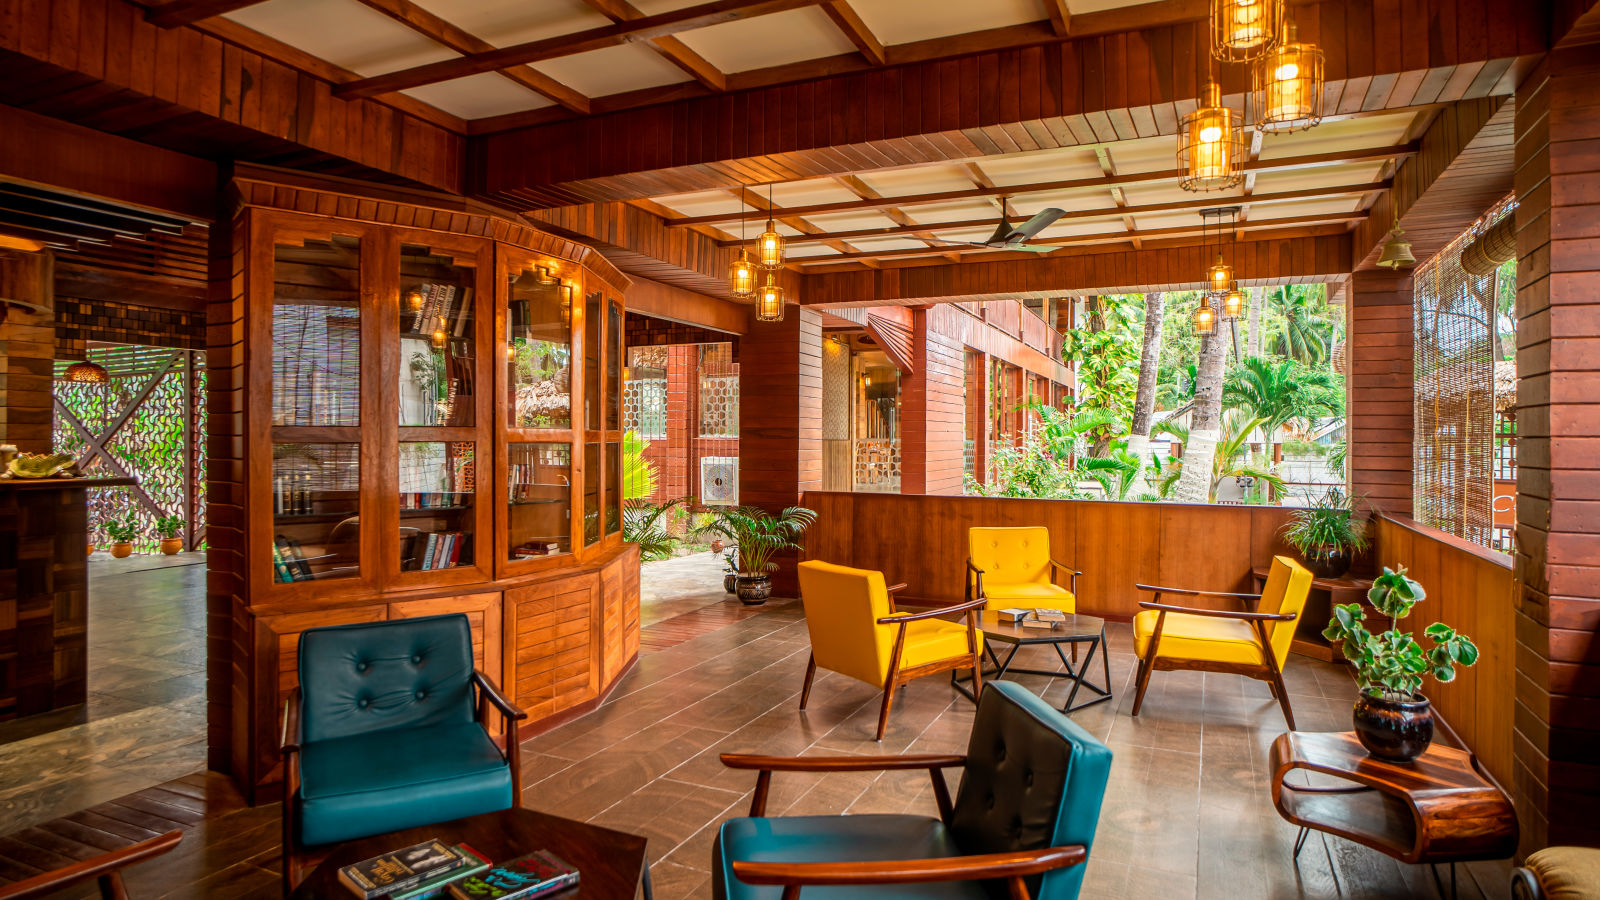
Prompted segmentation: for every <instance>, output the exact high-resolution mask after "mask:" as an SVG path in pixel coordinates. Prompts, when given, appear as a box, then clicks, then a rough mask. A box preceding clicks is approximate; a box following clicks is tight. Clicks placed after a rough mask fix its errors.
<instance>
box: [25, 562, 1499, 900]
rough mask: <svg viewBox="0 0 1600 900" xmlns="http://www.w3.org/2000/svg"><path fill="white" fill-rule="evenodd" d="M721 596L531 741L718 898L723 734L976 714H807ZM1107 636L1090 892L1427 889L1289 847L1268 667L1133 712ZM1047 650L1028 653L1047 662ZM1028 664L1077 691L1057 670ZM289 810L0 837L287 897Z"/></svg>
mask: <svg viewBox="0 0 1600 900" xmlns="http://www.w3.org/2000/svg"><path fill="white" fill-rule="evenodd" d="M719 597H720V594H719V593H717V592H708V594H707V596H706V597H705V598H702V599H700V600H699V601H698V606H697V607H696V608H693V609H686V608H683V607H682V606H671V607H667V608H664V609H663V610H661V611H660V612H659V613H658V614H657V615H655V616H653V617H652V618H651V620H652V624H650V625H648V626H647V629H646V631H647V637H649V636H650V635H652V634H653V635H654V639H653V640H646V642H645V646H646V647H647V648H651V647H653V648H656V649H649V650H647V651H646V652H645V653H644V655H643V656H642V657H641V659H640V662H639V664H638V666H637V667H636V668H635V670H634V671H633V672H632V673H630V674H629V676H628V677H627V678H626V679H625V680H624V682H623V683H622V684H621V685H620V686H619V688H618V690H617V691H616V693H615V694H614V695H613V696H612V697H611V699H610V700H609V701H608V702H607V703H606V704H605V705H604V706H602V707H601V708H600V709H598V710H597V711H595V712H594V713H593V714H591V715H589V716H586V717H584V718H583V719H580V720H577V721H574V722H572V723H569V724H567V725H565V726H562V727H561V728H558V729H556V730H553V731H551V732H549V733H546V734H544V735H541V736H539V737H537V738H534V739H532V740H529V741H527V742H525V744H524V755H523V759H524V773H525V783H526V784H527V789H526V792H525V796H524V802H525V804H526V805H527V806H530V807H533V808H536V809H543V810H548V811H552V812H557V813H559V814H561V815H566V816H571V817H575V818H582V819H585V820H589V821H592V822H595V823H597V824H602V825H606V826H609V827H614V828H620V829H623V830H628V831H633V832H636V833H639V834H643V835H645V836H647V837H648V838H649V840H650V855H651V860H652V863H653V867H652V873H653V879H654V884H655V889H656V890H655V895H656V897H657V898H659V900H677V898H705V897H710V895H711V889H710V875H709V869H710V861H711V842H712V838H713V835H714V833H715V828H716V826H717V825H718V824H719V823H720V822H722V821H723V820H725V819H727V818H728V817H730V816H735V815H741V814H742V813H743V811H744V810H745V809H746V808H747V806H748V803H749V793H750V789H751V788H752V787H753V779H752V778H751V777H749V776H748V775H747V774H743V773H735V772H729V771H726V770H724V769H723V768H722V767H721V765H720V764H719V763H718V761H717V758H716V757H717V754H719V753H722V752H725V751H760V752H764V753H800V754H819V753H879V752H891V753H892V752H904V751H913V752H939V751H959V750H961V749H963V748H964V746H965V743H966V739H967V734H968V732H969V730H970V728H971V722H972V707H971V704H970V703H968V701H966V700H965V699H963V698H961V697H960V696H959V695H958V694H956V693H955V691H953V690H952V689H951V688H950V687H949V685H948V683H946V682H942V681H939V680H938V679H933V678H929V679H923V680H921V681H919V682H916V683H913V684H912V685H910V686H909V687H908V688H907V689H906V692H905V695H904V699H903V700H902V701H900V702H899V703H898V704H897V706H896V709H895V713H894V716H893V718H892V719H891V721H890V727H889V731H888V734H887V735H886V736H885V738H884V741H883V743H882V744H881V745H880V744H878V743H875V742H874V741H873V740H872V735H873V731H874V728H875V725H876V715H877V702H878V694H877V692H875V691H873V690H872V689H871V688H869V687H867V686H866V685H862V684H859V683H856V682H852V681H849V680H848V679H845V678H842V677H840V676H837V675H831V674H825V675H822V676H821V677H819V679H818V681H817V685H816V688H815V690H814V691H813V694H812V700H811V704H810V708H809V709H808V710H807V711H806V712H804V713H801V712H800V711H799V710H798V709H797V708H796V705H797V703H798V697H799V687H800V680H801V677H802V675H803V673H804V668H805V661H806V654H807V649H808V642H807V638H806V631H805V623H804V621H803V618H802V615H801V610H800V608H799V606H798V604H796V603H793V602H787V601H777V602H774V603H772V604H769V605H768V606H767V607H765V608H762V609H761V610H759V611H755V612H752V611H749V610H745V609H743V608H742V607H740V606H739V605H738V604H737V603H736V602H735V601H731V600H723V599H718V598H719ZM1111 644H1112V651H1113V652H1112V657H1111V663H1112V669H1111V672H1112V681H1113V688H1114V689H1115V691H1116V692H1117V698H1116V699H1115V700H1114V701H1112V702H1109V703H1104V704H1100V705H1098V706H1096V707H1093V708H1090V709H1088V710H1084V711H1081V712H1079V713H1076V714H1075V715H1074V718H1075V719H1076V720H1077V721H1078V722H1079V723H1081V724H1082V725H1084V726H1085V727H1086V728H1088V729H1089V730H1090V731H1092V732H1094V733H1095V734H1096V735H1098V736H1099V737H1101V738H1102V739H1103V740H1105V741H1106V742H1107V743H1108V744H1109V745H1110V746H1111V747H1112V748H1113V750H1114V751H1115V754H1116V756H1115V762H1114V765H1113V771H1112V778H1111V784H1110V788H1109V790H1108V793H1107V797H1106V801H1105V806H1104V810H1103V812H1102V815H1101V821H1100V826H1099V834H1098V837H1097V840H1096V843H1095V846H1094V850H1093V853H1092V856H1091V860H1090V862H1089V865H1088V871H1087V877H1086V881H1085V886H1084V892H1083V896H1084V898H1086V900H1089V898H1119V897H1127V898H1155V897H1160V898H1187V897H1196V898H1199V897H1204V898H1224V900H1252V898H1280V897H1316V898H1388V897H1411V896H1417V897H1432V896H1437V894H1436V892H1435V891H1434V888H1433V886H1432V882H1431V880H1430V878H1429V875H1428V873H1427V871H1426V870H1424V869H1421V868H1416V867H1409V866H1402V865H1399V864H1396V863H1394V862H1393V861H1392V860H1390V859H1388V858H1387V857H1384V856H1382V855H1380V854H1378V853H1375V852H1373V851H1370V850H1367V849H1365V848H1363V847H1360V846H1357V845H1354V844H1350V843H1348V842H1346V841H1342V840H1339V839H1336V838H1328V837H1322V836H1320V835H1317V836H1313V837H1312V839H1311V842H1310V843H1309V844H1308V845H1307V847H1306V850H1305V852H1304V853H1302V854H1301V857H1300V861H1299V864H1298V865H1296V864H1295V862H1294V861H1293V859H1292V858H1291V852H1292V847H1293V841H1294V835H1295V831H1294V829H1293V828H1291V827H1290V826H1289V825H1287V824H1285V823H1284V822H1282V821H1281V820H1280V819H1279V818H1278V817H1277V815H1276V814H1275V813H1274V812H1273V810H1272V806H1271V800H1270V795H1269V792H1268V786H1267V784H1268V783H1267V773H1266V771H1265V766H1266V758H1267V747H1268V744H1269V743H1270V742H1271V739H1272V738H1273V737H1274V736H1276V735H1277V734H1278V733H1279V732H1280V731H1282V730H1283V723H1282V720H1281V718H1280V716H1279V714H1278V711H1277V706H1276V704H1275V703H1274V702H1273V701H1272V700H1271V698H1270V697H1269V696H1268V695H1267V692H1266V689H1265V687H1264V686H1263V685H1261V684H1259V683H1257V682H1252V681H1249V680H1247V679H1244V678H1238V677H1230V676H1219V675H1207V674H1201V673H1184V672H1171V673H1158V674H1157V676H1156V680H1155V681H1154V682H1153V683H1152V687H1151V690H1150V695H1149V696H1148V697H1147V698H1146V701H1145V708H1144V710H1143V712H1142V714H1141V716H1140V717H1139V719H1137V720H1135V719H1132V718H1131V717H1130V716H1129V715H1128V713H1127V710H1128V708H1129V707H1130V706H1131V699H1132V694H1131V690H1130V689H1131V678H1132V672H1133V663H1134V660H1133V656H1132V649H1131V646H1130V645H1131V640H1130V638H1129V633H1128V630H1127V628H1126V627H1125V626H1117V625H1113V626H1112V629H1111ZM1030 652H1031V651H1030ZM1047 652H1048V651H1042V652H1040V653H1038V654H1037V655H1036V658H1035V659H1033V660H1031V661H1029V662H1031V663H1032V664H1035V665H1039V666H1040V667H1043V666H1045V665H1047V664H1048V661H1047V660H1046V658H1045V656H1044V653H1047ZM1053 658H1054V657H1053V655H1051V656H1050V659H1053ZM1097 663H1098V661H1097ZM1095 668H1096V670H1098V668H1099V667H1098V664H1097V665H1096V667H1095ZM1286 678H1287V681H1288V684H1289V690H1290V694H1291V697H1292V699H1293V702H1294V706H1295V712H1296V716H1297V717H1298V718H1299V719H1300V726H1301V728H1302V729H1305V730H1329V731H1332V730H1343V729H1345V728H1347V727H1348V722H1349V703H1350V699H1351V697H1352V695H1353V686H1352V684H1351V682H1350V679H1349V677H1348V675H1347V674H1346V673H1345V671H1344V670H1342V669H1339V668H1338V667H1334V666H1331V665H1326V664H1322V663H1317V662H1314V661H1310V660H1305V659H1302V658H1299V657H1295V658H1294V659H1293V661H1292V663H1291V665H1290V666H1289V668H1288V671H1287V673H1286ZM1024 680H1025V683H1027V684H1029V686H1030V687H1033V688H1034V689H1036V690H1038V691H1040V692H1041V693H1042V694H1043V695H1044V696H1045V697H1046V698H1047V699H1050V700H1053V701H1055V702H1057V703H1060V702H1061V701H1062V700H1064V699H1065V690H1066V688H1065V686H1064V684H1063V683H1061V682H1056V681H1052V680H1048V679H1043V678H1037V677H1032V676H1029V677H1026V678H1025V679H1024ZM769 809H770V810H771V812H772V813H773V814H781V813H789V814H798V813H843V812H906V811H911V812H918V813H926V814H930V815H931V814H933V812H934V804H933V800H932V797H931V794H930V791H929V789H928V787H927V783H926V775H924V774H920V773H904V774H884V775H874V774H854V773H851V774H840V775H833V776H828V777H821V776H816V777H811V776H789V777H787V778H786V777H784V776H782V775H780V776H778V778H777V780H776V781H775V783H774V785H773V795H772V798H771V801H770V804H769ZM279 810H280V808H279V806H278V805H276V804H272V805H264V806H261V807H257V808H254V809H252V808H249V807H246V806H244V804H243V803H242V802H241V801H240V799H239V796H238V794H237V792H235V791H234V790H233V788H232V787H231V786H230V785H229V784H228V782H227V780H226V779H225V778H222V777H221V776H216V775H208V774H194V775H191V776H188V777H185V778H183V779H180V780H178V781H176V782H172V783H169V784H165V785H161V786H160V787H155V788H149V789H147V790H144V791H140V792H138V793H136V794H133V795H130V796H126V797H122V798H119V799H117V800H113V801H110V802H108V803H102V804H99V805H96V806H94V807H92V808H90V809H87V810H83V811H81V812H78V813H74V814H73V815H69V816H67V817H65V818H64V819H58V820H55V821H53V822H44V823H41V824H39V825H38V826H36V827H34V828H32V829H29V830H24V831H21V832H18V833H14V834H11V835H9V836H8V837H6V838H4V839H0V880H11V879H14V878H17V877H22V876H24V875H26V874H28V873H29V872H31V871H32V870H34V869H37V868H38V867H40V866H43V865H46V864H54V863H57V862H60V861H62V860H70V859H75V858H80V857H81V856H83V855H87V854H89V853H92V852H93V851H94V849H95V848H104V846H107V845H113V846H114V845H116V844H117V843H119V842H129V841H132V840H137V839H139V838H140V837H143V836H147V835H148V834H151V833H159V832H160V831H164V830H167V829H168V828H171V827H181V828H183V829H184V830H185V831H186V832H187V835H186V837H185V839H184V842H183V844H182V845H180V847H179V848H178V850H177V851H175V852H174V854H172V855H171V856H170V857H165V858H163V860H162V861H160V862H157V863H155V864H152V865H149V866H146V867H143V870H140V869H135V870H133V871H132V872H131V873H130V875H129V886H130V889H131V890H132V892H133V895H134V896H135V897H148V898H155V897H175V898H176V897H207V898H209V897H227V898H235V897H238V898H258V897H260V898H266V897H275V896H277V895H278V881H277V879H278V874H277V872H278V870H277V853H278V847H277V841H278V816H279ZM1505 873H1506V869H1505V866H1504V865H1503V864H1476V865H1474V866H1471V867H1463V868H1462V870H1461V878H1462V881H1461V885H1460V886H1461V893H1460V896H1462V897H1464V898H1478V897H1496V898H1498V897H1503V896H1506V893H1507V892H1506V890H1505V888H1504V886H1505V884H1506V880H1505V879H1506V874H1505Z"/></svg>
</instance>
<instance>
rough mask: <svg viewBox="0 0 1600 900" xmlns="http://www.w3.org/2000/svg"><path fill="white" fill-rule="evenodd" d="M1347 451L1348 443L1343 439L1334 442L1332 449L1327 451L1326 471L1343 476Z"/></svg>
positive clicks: (1348, 448) (1348, 449)
mask: <svg viewBox="0 0 1600 900" xmlns="http://www.w3.org/2000/svg"><path fill="white" fill-rule="evenodd" d="M1349 451H1350V445H1349V444H1348V443H1346V442H1344V441H1340V442H1339V443H1337V444H1334V445H1333V449H1332V450H1329V451H1328V471H1329V472H1332V473H1333V474H1335V475H1339V476H1343V475H1344V463H1345V459H1346V458H1347V454H1348V453H1349Z"/></svg>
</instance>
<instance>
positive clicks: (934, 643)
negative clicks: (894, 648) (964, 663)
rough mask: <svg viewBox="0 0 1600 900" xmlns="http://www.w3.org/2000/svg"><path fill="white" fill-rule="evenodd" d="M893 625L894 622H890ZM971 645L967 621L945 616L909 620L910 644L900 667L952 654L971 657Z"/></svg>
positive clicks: (980, 636)
mask: <svg viewBox="0 0 1600 900" xmlns="http://www.w3.org/2000/svg"><path fill="white" fill-rule="evenodd" d="M890 627H891V628H893V627H894V626H892V625H891V626H890ZM977 637H978V649H980V650H981V649H983V632H982V631H981V630H980V631H979V632H978V635H977ZM971 655H972V651H971V650H970V649H968V647H967V626H966V623H965V622H962V623H959V624H958V623H955V622H946V621H945V620H943V619H921V620H918V621H916V622H910V623H907V624H906V644H905V647H903V648H901V650H900V668H902V669H908V668H910V667H912V666H920V665H922V664H923V663H930V662H938V661H940V660H944V659H949V658H950V657H952V656H966V657H969V658H970V657H971Z"/></svg>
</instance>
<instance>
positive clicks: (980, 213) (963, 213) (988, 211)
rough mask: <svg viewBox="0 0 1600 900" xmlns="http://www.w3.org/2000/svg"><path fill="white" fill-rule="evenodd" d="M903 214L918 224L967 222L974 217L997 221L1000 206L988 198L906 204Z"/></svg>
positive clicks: (974, 218)
mask: <svg viewBox="0 0 1600 900" xmlns="http://www.w3.org/2000/svg"><path fill="white" fill-rule="evenodd" d="M905 214H906V215H908V216H910V217H911V218H912V220H913V221H915V222H916V223H917V224H919V225H925V224H928V223H937V222H969V221H973V220H976V219H994V220H996V221H999V219H1000V208H999V207H997V206H995V205H994V204H993V203H991V202H990V201H988V200H958V201H953V202H950V203H929V204H926V205H920V204H919V205H917V206H908V207H906V209H905Z"/></svg>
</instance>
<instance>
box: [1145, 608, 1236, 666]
mask: <svg viewBox="0 0 1600 900" xmlns="http://www.w3.org/2000/svg"><path fill="white" fill-rule="evenodd" d="M1160 615H1161V613H1159V612H1157V611H1156V610H1153V609H1147V610H1145V611H1144V612H1141V613H1139V614H1138V615H1136V616H1134V617H1133V649H1134V652H1135V653H1137V654H1139V658H1141V659H1143V658H1144V655H1145V650H1146V649H1148V648H1149V646H1150V636H1151V635H1152V634H1153V633H1155V630H1156V620H1157V619H1158V618H1159V617H1160ZM1157 652H1158V653H1159V654H1160V655H1161V656H1164V657H1168V658H1171V659H1199V660H1205V661H1206V662H1223V663H1239V664H1242V665H1253V666H1258V665H1262V664H1263V662H1264V660H1263V659H1262V658H1261V644H1260V641H1259V639H1258V638H1257V637H1256V632H1255V629H1254V628H1252V627H1251V626H1250V625H1249V623H1247V622H1241V621H1240V620H1238V619H1219V618H1215V617H1212V616H1194V615H1189V614H1188V613H1172V612H1169V613H1167V621H1166V624H1165V625H1163V626H1162V627H1161V645H1160V647H1159V648H1158V650H1157Z"/></svg>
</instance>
